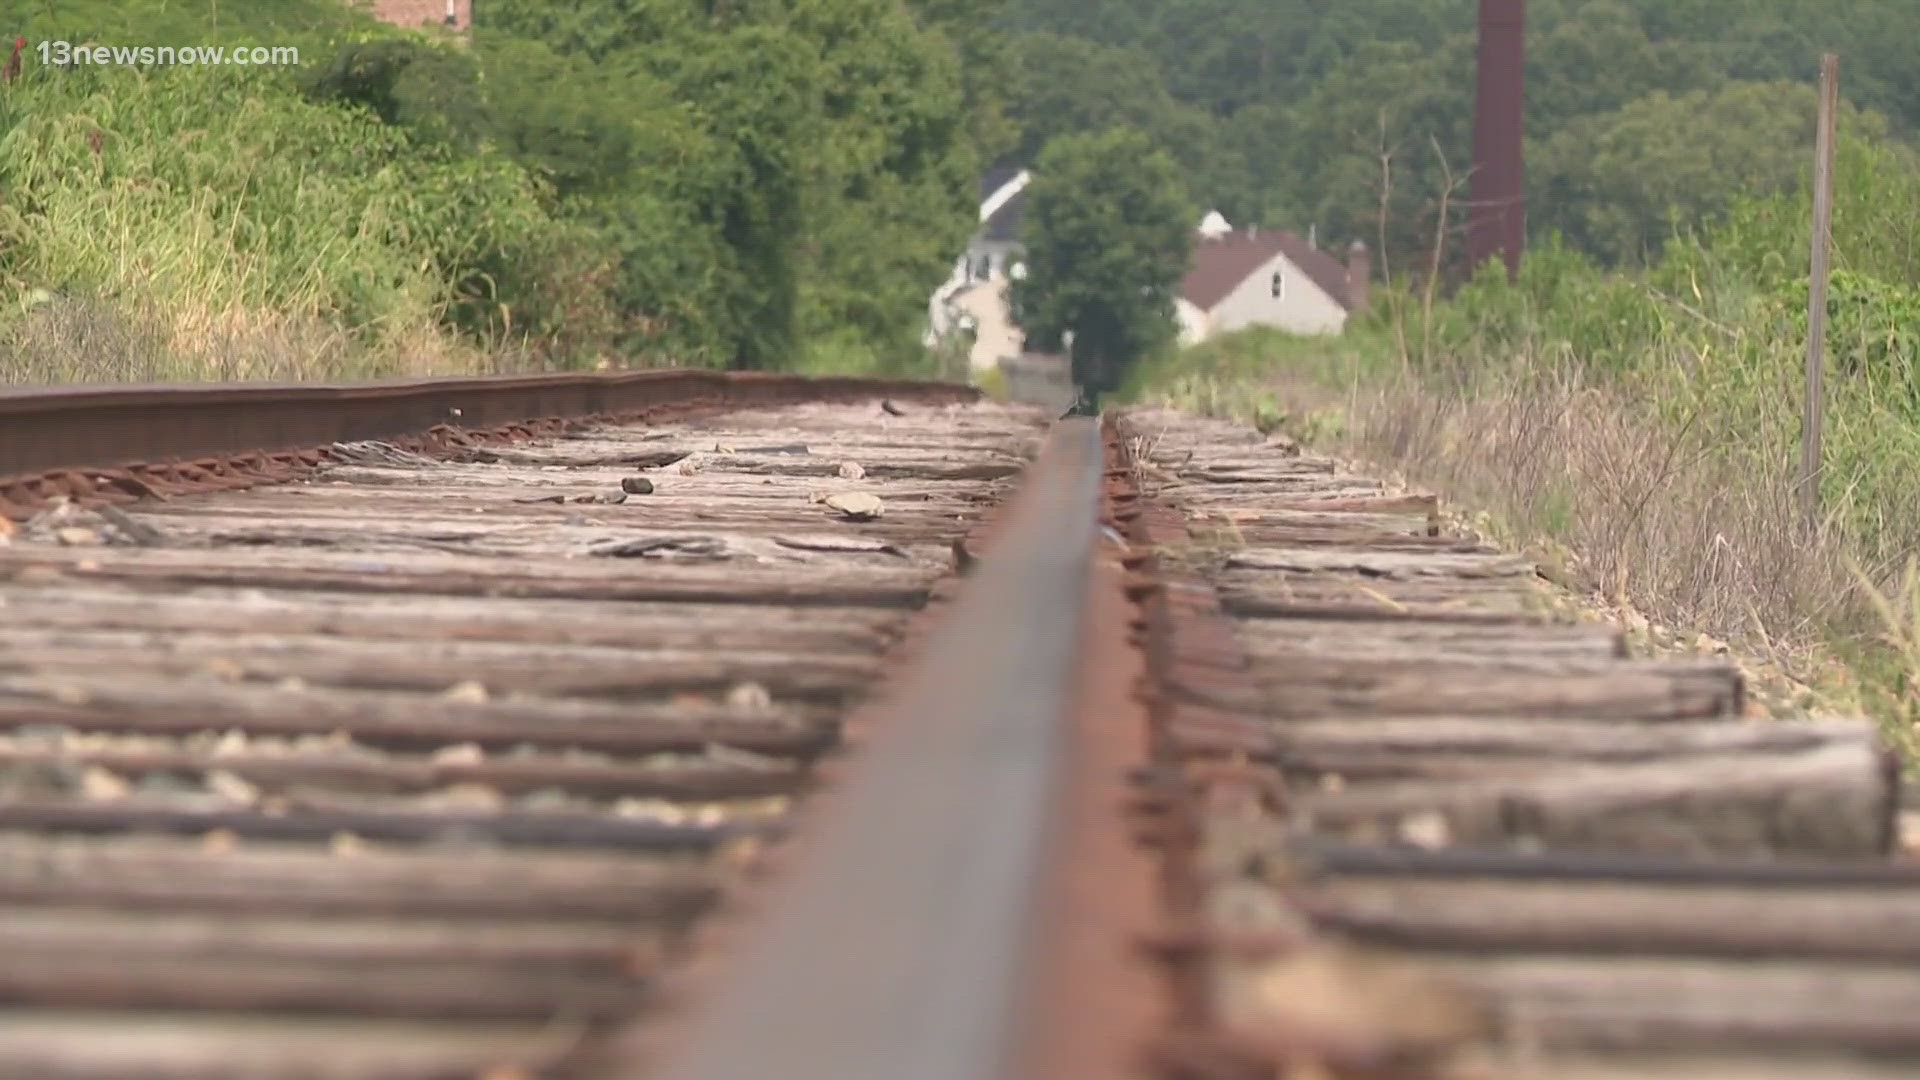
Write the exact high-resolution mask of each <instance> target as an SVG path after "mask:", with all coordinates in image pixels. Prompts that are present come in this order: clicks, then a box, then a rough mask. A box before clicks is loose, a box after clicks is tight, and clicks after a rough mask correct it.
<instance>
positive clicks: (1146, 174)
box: [1013, 128, 1194, 395]
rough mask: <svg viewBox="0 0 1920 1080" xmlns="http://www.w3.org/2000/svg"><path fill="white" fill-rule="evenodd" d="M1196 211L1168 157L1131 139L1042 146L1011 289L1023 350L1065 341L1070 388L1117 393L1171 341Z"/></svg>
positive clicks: (1109, 136) (1095, 138) (1129, 135)
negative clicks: (1022, 263) (1023, 269)
mask: <svg viewBox="0 0 1920 1080" xmlns="http://www.w3.org/2000/svg"><path fill="white" fill-rule="evenodd" d="M1193 214H1194V211H1193V208H1192V207H1191V205H1190V204H1189V203H1188V201H1187V197H1186V193H1185V191H1184V190H1183V189H1182V185H1181V182H1180V173H1179V170H1178V169H1177V168H1176V167H1175V165H1174V162H1173V159H1172V158H1171V157H1169V156H1168V155H1166V154H1165V153H1163V152H1161V151H1157V150H1155V149H1154V147H1153V143H1152V141H1151V140H1149V139H1148V138H1147V137H1146V136H1145V135H1143V134H1141V133H1140V132H1138V131H1135V130H1133V129H1131V128H1115V129H1111V130H1108V131H1104V132H1099V133H1095V134H1086V135H1070V136H1066V137H1063V138H1060V139H1057V140H1055V141H1054V142H1053V143H1051V144H1050V145H1048V147H1047V149H1046V150H1045V152H1043V153H1042V154H1041V155H1040V160H1039V162H1038V164H1037V165H1036V167H1035V169H1034V179H1033V183H1032V185H1031V186H1030V187H1029V188H1028V191H1027V217H1026V222H1025V231H1026V236H1025V238H1024V239H1025V242H1026V247H1027V258H1026V265H1027V274H1026V277H1025V278H1023V279H1021V280H1017V281H1015V282H1014V283H1013V308H1014V317H1015V319H1016V320H1017V321H1018V322H1019V324H1020V326H1021V327H1022V329H1024V330H1025V331H1026V335H1027V340H1028V342H1030V343H1031V344H1032V345H1034V346H1035V347H1036V348H1039V349H1041V350H1045V351H1057V350H1059V349H1060V348H1061V347H1062V346H1063V344H1064V342H1065V340H1066V335H1067V334H1069V333H1071V334H1072V335H1073V341H1072V354H1073V366H1074V381H1075V382H1076V383H1078V384H1080V386H1081V387H1082V388H1083V389H1085V390H1087V391H1090V392H1091V393H1092V394H1095V395H1097V394H1099V393H1100V392H1101V391H1105V390H1112V389H1115V388H1116V387H1118V386H1119V385H1120V381H1121V379H1122V378H1124V377H1125V374H1126V371H1127V369H1128V368H1129V367H1131V366H1132V365H1133V364H1134V363H1136V362H1137V361H1139V360H1140V359H1142V358H1143V357H1146V356H1148V355H1150V354H1152V353H1154V352H1156V351H1158V350H1161V349H1164V348H1166V347H1167V346H1169V345H1171V344H1172V343H1173V340H1174V338H1175V336H1176V324H1175V322H1174V306H1173V305H1174V297H1175V295H1176V293H1177V291H1178V289H1179V285H1180V280H1181V279H1182V278H1183V277H1185V276H1186V272H1187V268H1188V265H1189V263H1190V262H1191V260H1192V255H1193V220H1194V218H1193Z"/></svg>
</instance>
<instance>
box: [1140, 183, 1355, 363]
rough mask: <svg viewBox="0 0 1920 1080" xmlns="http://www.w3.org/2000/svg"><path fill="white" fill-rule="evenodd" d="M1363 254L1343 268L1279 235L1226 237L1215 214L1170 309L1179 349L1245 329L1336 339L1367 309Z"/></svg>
mask: <svg viewBox="0 0 1920 1080" xmlns="http://www.w3.org/2000/svg"><path fill="white" fill-rule="evenodd" d="M1368 274H1369V268H1368V260H1367V246H1366V245H1365V244H1363V243H1361V242H1360V241H1357V240H1356V241H1354V242H1353V244H1352V245H1351V246H1349V247H1348V249H1347V251H1346V258H1345V260H1344V261H1343V260H1341V259H1337V258H1335V257H1334V256H1333V255H1331V254H1329V253H1328V252H1325V251H1322V250H1320V249H1319V247H1317V246H1316V245H1315V244H1313V243H1312V242H1311V241H1308V240H1303V239H1301V238H1300V237H1299V236H1297V235H1295V234H1293V233H1290V232H1286V231H1284V230H1280V229H1272V230H1268V229H1259V228H1249V229H1234V228H1232V227H1231V226H1229V225H1228V224H1227V222H1226V219H1225V218H1222V217H1221V216H1220V215H1219V214H1218V213H1210V214H1208V215H1207V218H1206V220H1205V221H1203V222H1202V223H1201V227H1200V229H1199V230H1198V236H1197V237H1196V238H1195V241H1194V250H1193V263H1192V267H1191V269H1189V270H1188V271H1187V276H1186V279H1185V280H1184V281H1182V282H1181V285H1180V295H1179V297H1178V298H1177V299H1176V300H1175V302H1174V307H1175V315H1176V317H1177V318H1178V320H1179V322H1180V341H1181V343H1182V344H1186V345H1196V344H1199V343H1200V342H1202V341H1205V340H1207V339H1208V338H1210V337H1213V336H1215V335H1218V334H1224V333H1229V332H1231V331H1234V330H1238V329H1240V328H1242V327H1246V326H1274V327H1278V328H1280V329H1283V330H1287V331H1290V332H1292V333H1296V334H1337V333H1339V332H1340V331H1341V330H1343V329H1345V327H1346V323H1347V317H1348V315H1350V314H1352V313H1353V312H1355V311H1359V310H1362V309H1364V308H1365V307H1366V305H1367V292H1368V283H1369V277H1368Z"/></svg>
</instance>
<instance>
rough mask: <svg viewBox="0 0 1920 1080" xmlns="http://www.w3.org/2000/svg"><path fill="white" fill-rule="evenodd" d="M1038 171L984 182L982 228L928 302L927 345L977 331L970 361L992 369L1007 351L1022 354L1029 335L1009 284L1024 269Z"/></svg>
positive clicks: (1009, 169)
mask: <svg viewBox="0 0 1920 1080" xmlns="http://www.w3.org/2000/svg"><path fill="white" fill-rule="evenodd" d="M1032 179H1033V174H1032V173H1031V172H1029V171H1027V170H1026V169H1022V168H1019V167H1017V166H1005V167H1001V168H997V169H994V170H992V171H991V172H989V173H988V174H987V175H986V176H985V177H983V178H982V180H981V184H980V229H979V231H978V232H976V233H974V235H973V239H972V240H971V241H969V242H968V244H967V250H966V252H965V253H964V254H962V255H961V256H960V257H959V258H958V259H956V260H955V261H954V266H953V273H952V274H951V275H950V276H949V277H948V278H947V281H946V283H945V284H944V285H942V286H941V287H940V288H939V289H938V290H937V291H935V292H934V294H933V297H932V298H931V300H930V301H929V302H928V306H927V326H928V328H927V344H928V345H929V346H931V345H934V344H937V343H938V342H940V341H941V340H943V339H945V338H946V337H948V336H949V335H952V334H956V333H971V334H972V335H973V344H972V346H971V349H970V351H969V355H968V363H969V365H970V366H971V367H972V368H973V369H975V370H983V369H986V368H991V367H993V366H994V365H996V364H998V363H999V362H1000V359H1001V357H1004V356H1018V355H1020V349H1021V346H1022V344H1023V342H1024V341H1025V335H1023V334H1022V333H1021V332H1020V328H1019V327H1018V326H1015V325H1014V323H1013V318H1012V315H1011V307H1012V305H1011V303H1010V301H1009V298H1008V295H1007V287H1008V285H1009V284H1010V283H1011V282H1012V281H1013V280H1015V279H1016V278H1018V277H1020V276H1021V274H1022V273H1023V272H1024V269H1025V268H1024V267H1023V266H1022V265H1021V262H1020V260H1021V257H1022V256H1023V255H1024V254H1025V251H1026V249H1025V248H1024V247H1023V246H1022V245H1021V243H1020V225H1021V222H1022V220H1023V218H1024V216H1025V214H1026V190H1027V184H1028V182H1029V181H1031V180H1032Z"/></svg>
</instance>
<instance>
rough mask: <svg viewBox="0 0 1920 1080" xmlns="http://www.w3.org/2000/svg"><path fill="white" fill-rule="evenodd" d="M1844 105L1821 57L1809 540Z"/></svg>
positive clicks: (1810, 305)
mask: <svg viewBox="0 0 1920 1080" xmlns="http://www.w3.org/2000/svg"><path fill="white" fill-rule="evenodd" d="M1839 105H1840V58H1839V57H1837V56H1835V55H1833V54H1832V53H1827V54H1826V55H1824V56H1822V57H1821V58H1820V121H1819V129H1818V134H1817V135H1816V137H1815V140H1814V157H1813V261H1812V267H1811V275H1810V277H1809V279H1808V282H1807V395H1806V400H1805V401H1804V402H1803V403H1802V407H1803V408H1804V409H1805V410H1806V411H1805V414H1804V416H1803V419H1802V421H1801V429H1800V430H1801V435H1800V440H1801V441H1800V516H1801V518H1802V519H1803V521H1804V524H1805V525H1806V529H1807V535H1808V537H1812V536H1814V535H1815V534H1816V531H1817V530H1818V528H1819V525H1820V436H1821V430H1820V428H1821V418H1822V414H1823V411H1824V410H1823V408H1822V406H1823V397H1824V389H1823V386H1822V383H1823V381H1824V378H1825V375H1826V370H1825V369H1826V350H1827V263H1828V259H1829V257H1830V256H1831V254H1832V248H1833V136H1834V125H1835V123H1836V122H1837V120H1838V116H1837V114H1838V112H1839Z"/></svg>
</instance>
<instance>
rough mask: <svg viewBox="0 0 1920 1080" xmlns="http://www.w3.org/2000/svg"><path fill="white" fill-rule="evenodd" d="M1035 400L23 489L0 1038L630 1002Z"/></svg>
mask: <svg viewBox="0 0 1920 1080" xmlns="http://www.w3.org/2000/svg"><path fill="white" fill-rule="evenodd" d="M896 414H901V415H896ZM1044 420H1045V417H1041V416H1036V415H1035V414H1032V413H1030V412H1026V411H1021V410H1017V409H1006V408H1001V407H997V406H993V405H991V404H981V405H974V406H964V407H936V406H933V405H928V404H908V405H907V406H905V407H899V406H895V405H894V404H893V403H892V402H888V403H887V404H886V405H885V406H884V408H883V406H882V405H881V403H880V402H879V401H878V400H877V399H876V400H869V401H867V402H865V403H862V404H850V405H805V406H795V407H788V408H780V409H774V410H770V411H759V412H733V413H728V414H725V415H722V416H719V417H717V418H713V419H710V420H706V421H698V422H678V423H655V424H650V425H637V424H636V425H629V426H618V425H614V426H598V427H590V428H586V429H584V430H575V431H572V432H570V433H568V434H567V435H565V436H564V437H556V438H546V439H537V440H533V441H522V442H518V443H514V444H510V445H494V446H479V447H474V448H470V449H468V450H465V451H460V452H457V453H455V454H453V455H451V456H447V457H440V458H428V457H423V456H419V455H417V454H413V453H409V452H407V451H404V450H400V449H398V448H397V447H395V446H393V445H390V444H383V443H377V442H366V443H356V444H351V445H340V446H335V447H333V457H334V459H335V463H334V464H331V465H328V466H325V467H323V468H321V469H320V470H318V471H317V472H314V473H312V474H311V475H310V476H307V477H306V478H305V479H302V480H298V481H295V482H292V483H285V484H277V485H267V486H258V487H253V488H251V489H250V490H239V491H228V492H220V493H212V494H198V495H191V496H188V497H181V498H175V499H171V500H167V501H157V502H156V501H143V502H139V503H137V504H128V505H125V506H123V507H122V508H120V509H115V508H113V507H108V508H106V509H105V510H104V511H99V512H96V511H93V510H86V509H81V508H79V507H76V506H71V505H69V506H66V507H64V508H58V509H54V510H51V511H47V512H43V513H41V514H39V515H38V516H36V517H34V518H33V519H31V520H30V521H28V522H26V523H25V524H24V525H23V526H21V527H20V528H19V530H18V533H17V535H15V536H14V537H13V539H12V542H11V543H10V544H5V545H0V727H3V728H4V730H5V735H4V737H0V1001H4V1002H5V1004H6V1006H7V1007H6V1009H5V1010H4V1012H0V1076H3V1077H20V1078H23V1080H24V1078H28V1077H32V1078H36V1080H40V1078H48V1080H51V1078H55V1077H58V1078H70V1077H71V1078H78V1077H88V1078H108V1077H140V1078H143V1080H151V1078H163V1077H164V1078H180V1080H189V1078H191V1080H207V1078H212V1077H292V1076H300V1077H326V1078H328V1080H402V1078H405V1080H422V1078H429V1077H431V1078H439V1077H469V1078H471V1077H481V1076H485V1077H488V1078H489V1080H507V1078H510V1077H527V1076H534V1075H546V1073H545V1072H544V1071H543V1070H547V1069H549V1068H553V1067H557V1065H558V1064H560V1063H562V1062H563V1061H564V1060H565V1059H566V1056H567V1054H568V1053H569V1052H570V1051H571V1050H572V1049H573V1048H574V1047H575V1046H576V1044H578V1043H579V1042H580V1041H581V1038H580V1037H581V1035H582V1033H583V1032H585V1031H586V1030H587V1029H589V1028H592V1027H594V1026H595V1025H597V1024H601V1023H602V1022H605V1021H611V1020H615V1019H625V1018H627V1017H629V1016H632V1015H635V1014H644V1012H645V1011H646V1008H647V1006H648V1004H649V997H648V992H649V990H650V989H651V988H652V987H653V986H654V985H655V983H656V982H657V980H658V976H659V975H660V973H661V972H662V971H663V970H664V969H665V968H667V967H668V966H669V965H670V964H671V963H672V961H673V958H674V957H675V955H676V954H677V952H678V951H683V946H684V943H685V940H686V935H687V932H688V930H689V927H691V926H692V925H693V924H695V923H696V922H697V920H698V919H699V918H700V916H701V915H702V914H703V913H704V912H705V911H707V910H708V909H709V908H710V907H711V906H712V905H713V903H714V901H715V898H716V897H717V896H718V895H719V894H720V893H721V892H722V889H723V886H724V885H725V884H726V883H727V882H728V881H729V880H731V879H732V877H734V876H736V875H735V874H734V872H733V871H734V869H735V868H737V867H739V866H742V865H745V863H746V862H747V861H749V859H750V856H751V854H752V850H753V849H754V848H755V847H756V846H758V845H760V844H762V843H764V842H765V841H766V840H767V839H768V838H770V837H772V836H774V835H776V834H777V832H778V830H779V828H780V826H781V825H782V823H783V821H784V820H785V819H786V817H787V815H788V813H789V811H790V809H791V808H792V806H793V805H794V803H795V801H796V800H797V799H800V798H801V797H802V796H803V795H804V794H806V793H807V791H808V790H809V788H810V785H811V783H812V780H813V775H814V771H815V770H814V766H815V763H816V762H817V761H818V760H819V759H820V758H821V757H822V755H825V754H827V753H829V752H830V751H832V750H834V749H835V747H836V746H837V745H838V743H839V741H840V734H841V732H840V726H839V722H840V720H841V718H842V717H843V715H844V714H845V713H846V712H847V710H848V709H849V708H850V707H851V706H852V705H854V704H855V703H856V702H858V701H859V700H861V698H862V697H863V695H865V693H866V692H867V691H868V689H869V688H870V687H871V685H872V684H874V683H875V682H876V680H878V679H879V678H880V677H881V676H882V675H883V673H885V672H886V670H887V668H888V665H889V664H890V663H893V662H896V661H895V660H894V659H890V656H891V654H892V653H893V652H895V651H897V648H898V647H899V646H900V645H901V643H902V635H903V630H904V628H905V627H906V625H907V623H908V622H909V620H910V619H911V618H913V617H914V616H915V614H916V612H917V611H918V609H920V608H921V607H922V606H924V605H925V604H926V603H927V602H928V599H929V596H930V594H932V593H934V592H935V591H936V589H937V587H939V585H940V582H942V581H943V580H944V579H946V578H948V577H950V576H952V574H953V572H954V570H955V560H956V549H955V543H956V541H958V540H960V539H961V538H962V537H964V536H966V535H967V534H968V533H969V532H970V531H972V530H974V529H975V528H977V527H978V526H979V525H980V524H981V523H982V521H983V520H984V519H985V516H986V515H987V513H988V511H989V510H990V509H991V508H992V506H993V505H994V504H995V503H996V502H997V501H998V500H999V499H1000V498H1001V496H1002V495H1003V493H1004V492H1005V491H1006V490H1007V489H1008V488H1009V486H1010V484H1011V483H1012V481H1013V479H1014V478H1015V477H1016V476H1017V475H1018V473H1019V472H1020V471H1021V469H1022V468H1023V467H1024V466H1025V465H1026V462H1027V459H1028V458H1029V457H1031V456H1032V455H1033V454H1034V453H1035V452H1036V450H1037V448H1038V446H1039V440H1040V437H1041V436H1043V435H1044ZM876 510H877V512H878V516H874V514H875V512H876ZM103 515H104V516H103Z"/></svg>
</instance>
